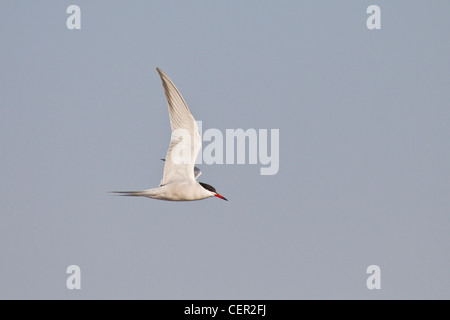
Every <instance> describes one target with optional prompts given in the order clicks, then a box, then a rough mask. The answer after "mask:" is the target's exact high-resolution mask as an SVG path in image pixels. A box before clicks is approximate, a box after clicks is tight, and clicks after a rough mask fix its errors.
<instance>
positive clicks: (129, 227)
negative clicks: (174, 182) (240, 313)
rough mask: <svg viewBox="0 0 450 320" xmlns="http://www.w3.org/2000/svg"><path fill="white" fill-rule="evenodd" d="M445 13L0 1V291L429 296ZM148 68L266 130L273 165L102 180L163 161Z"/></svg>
mask: <svg viewBox="0 0 450 320" xmlns="http://www.w3.org/2000/svg"><path fill="white" fill-rule="evenodd" d="M71 4H77V5H79V6H80V8H81V30H74V31H70V30H68V29H67V27H66V19H67V17H68V16H69V15H68V14H66V9H67V7H68V6H69V5H71ZM372 4H377V5H379V6H380V8H381V30H375V31H371V30H368V29H367V27H366V19H367V18H368V16H369V15H368V14H367V13H366V9H367V7H368V6H369V5H372ZM449 31H450V2H449V1H447V0H443V1H438V0H435V1H431V2H430V1H250V0H246V1H240V2H238V1H222V0H220V1H193V0H191V1H100V0H98V1H12V0H11V1H2V9H1V10H0V40H1V50H0V150H1V157H0V298H1V299H15V298H19V299H449V298H450V273H449V272H450V271H449V270H450V216H449V209H450V196H449V194H450V148H449V138H450V126H449V123H450V108H449V101H450V90H449V83H450V61H449V60H450V59H449V57H450V42H449V41H448V39H449V38H448V37H449ZM156 67H160V68H161V69H162V70H163V71H164V72H165V73H166V74H167V75H168V76H169V77H170V78H171V79H172V80H173V82H174V83H175V85H176V86H177V87H178V89H179V90H180V91H181V93H182V95H183V96H184V98H185V100H186V101H187V103H188V105H189V107H190V109H191V111H192V113H193V115H194V117H195V118H196V119H197V120H201V121H203V129H204V130H206V129H208V128H217V129H220V130H221V131H223V132H225V130H226V129H236V128H243V129H249V128H255V129H279V130H280V155H279V157H280V169H279V172H278V174H276V175H274V176H262V175H260V174H259V173H260V166H261V165H260V164H258V165H202V166H200V167H201V169H202V171H203V175H202V176H201V177H200V179H199V180H200V181H202V182H206V183H208V184H211V185H213V186H214V187H215V188H216V189H217V191H218V192H219V193H220V194H222V195H224V196H225V197H227V198H228V199H229V201H228V202H225V201H222V200H220V199H217V198H210V199H206V200H202V201H194V202H166V201H158V200H153V199H147V198H128V197H115V196H112V195H109V194H107V193H106V192H107V191H110V190H142V189H148V188H152V187H156V186H158V184H159V182H160V179H161V177H162V171H163V163H162V162H161V161H160V160H159V159H160V158H162V157H164V156H165V154H166V150H167V147H168V144H169V140H170V127H169V118H168V111H167V103H166V100H165V96H164V91H163V88H162V86H161V80H160V79H159V76H158V74H157V72H156V70H155V68H156ZM205 145H206V144H204V146H205ZM72 264H75V265H78V266H80V268H81V287H82V289H81V290H68V289H67V287H66V279H67V277H68V274H66V268H67V267H68V266H69V265H72ZM372 264H376V265H379V266H380V268H381V290H368V289H367V287H366V279H367V277H368V274H366V268H367V267H368V266H369V265H372Z"/></svg>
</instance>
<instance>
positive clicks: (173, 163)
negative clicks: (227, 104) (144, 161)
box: [113, 68, 227, 201]
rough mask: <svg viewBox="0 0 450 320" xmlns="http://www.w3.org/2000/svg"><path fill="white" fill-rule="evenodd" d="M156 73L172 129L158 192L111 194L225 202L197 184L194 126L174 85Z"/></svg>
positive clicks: (198, 147) (197, 143)
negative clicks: (167, 107)
mask: <svg viewBox="0 0 450 320" xmlns="http://www.w3.org/2000/svg"><path fill="white" fill-rule="evenodd" d="M156 70H157V71H158V73H159V75H160V77H161V81H162V85H163V87H164V92H165V94H166V98H167V102H168V106H169V116H170V127H171V129H172V136H171V139H170V145H169V149H168V150H167V155H166V159H165V164H164V174H163V178H162V180H161V183H160V186H159V188H153V189H148V190H143V191H113V193H118V194H120V195H124V196H138V197H139V196H140V197H148V198H153V199H159V200H169V201H191V200H202V199H206V198H209V197H218V198H221V199H223V200H227V199H225V198H224V197H223V196H221V195H220V194H218V193H217V192H216V189H214V187H212V186H210V185H208V184H206V183H202V182H198V181H197V180H196V179H197V178H198V177H199V176H200V174H201V171H200V169H198V168H197V167H195V166H194V165H195V160H196V158H197V155H198V153H199V151H200V150H201V147H202V141H201V138H200V134H199V132H198V127H197V123H196V122H195V119H194V117H193V116H192V114H191V112H190V111H189V108H188V106H187V104H186V102H185V101H184V99H183V97H182V96H181V94H180V92H179V91H178V89H177V88H176V87H175V85H174V84H173V82H172V81H171V80H170V79H169V77H167V76H166V75H165V74H164V72H162V71H161V70H160V69H159V68H156ZM163 160H164V159H163Z"/></svg>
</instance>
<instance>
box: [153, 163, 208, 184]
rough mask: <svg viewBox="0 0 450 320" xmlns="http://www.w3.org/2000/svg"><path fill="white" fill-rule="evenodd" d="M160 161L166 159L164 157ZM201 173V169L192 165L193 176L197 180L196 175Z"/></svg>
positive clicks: (198, 175)
mask: <svg viewBox="0 0 450 320" xmlns="http://www.w3.org/2000/svg"><path fill="white" fill-rule="evenodd" d="M161 160H162V161H166V159H161ZM201 174H202V170H200V168H198V167H194V178H195V180H197V178H198V177H200V175H201Z"/></svg>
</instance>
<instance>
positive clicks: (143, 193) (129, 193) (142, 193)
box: [108, 191, 148, 197]
mask: <svg viewBox="0 0 450 320" xmlns="http://www.w3.org/2000/svg"><path fill="white" fill-rule="evenodd" d="M108 193H115V194H116V196H129V197H148V192H146V191H110V192H108Z"/></svg>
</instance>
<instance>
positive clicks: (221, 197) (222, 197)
mask: <svg viewBox="0 0 450 320" xmlns="http://www.w3.org/2000/svg"><path fill="white" fill-rule="evenodd" d="M214 196H215V197H217V198H220V199H223V200H225V201H228V200H227V198H225V197H224V196H221V195H220V194H218V193H216V194H215V195H214Z"/></svg>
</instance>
